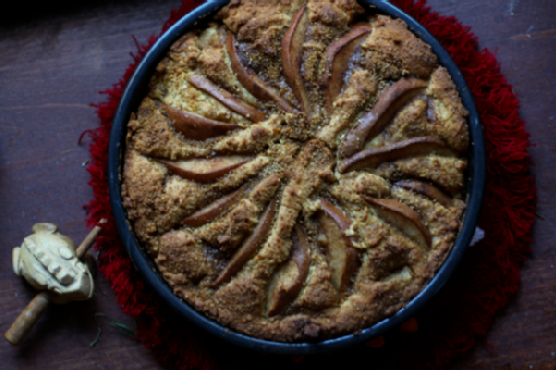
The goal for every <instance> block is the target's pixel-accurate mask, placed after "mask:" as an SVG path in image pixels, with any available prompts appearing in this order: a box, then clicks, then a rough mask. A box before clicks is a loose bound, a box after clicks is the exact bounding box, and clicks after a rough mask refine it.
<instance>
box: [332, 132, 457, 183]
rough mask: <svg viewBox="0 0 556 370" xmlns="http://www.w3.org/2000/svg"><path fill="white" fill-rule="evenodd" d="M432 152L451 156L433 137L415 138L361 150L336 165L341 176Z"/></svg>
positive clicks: (446, 148)
mask: <svg viewBox="0 0 556 370" xmlns="http://www.w3.org/2000/svg"><path fill="white" fill-rule="evenodd" d="M433 152H441V153H442V154H452V155H454V152H453V151H451V150H450V149H448V147H447V146H446V144H444V143H443V142H442V140H440V139H438V138H437V137H434V136H425V137H417V138H413V139H407V140H403V141H399V142H397V143H395V144H391V145H387V146H383V147H380V148H373V149H367V150H363V151H362V152H359V153H357V154H356V155H354V156H353V157H351V158H347V159H344V160H343V161H341V162H340V163H339V164H338V172H339V173H341V174H344V173H347V172H351V171H356V170H360V169H363V168H365V167H369V166H373V165H377V164H380V163H383V162H392V161H396V160H399V159H403V158H408V157H416V156H422V155H426V154H430V153H433Z"/></svg>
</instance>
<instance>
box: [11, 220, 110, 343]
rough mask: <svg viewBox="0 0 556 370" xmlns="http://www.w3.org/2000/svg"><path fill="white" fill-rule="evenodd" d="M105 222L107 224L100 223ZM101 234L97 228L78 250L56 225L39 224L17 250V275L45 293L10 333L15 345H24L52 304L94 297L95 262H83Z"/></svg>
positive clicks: (31, 304) (24, 312)
mask: <svg viewBox="0 0 556 370" xmlns="http://www.w3.org/2000/svg"><path fill="white" fill-rule="evenodd" d="M104 222H106V220H101V221H100V223H104ZM101 231H102V228H101V227H100V226H96V227H95V228H94V229H93V230H92V231H91V233H89V235H88V236H87V237H86V238H85V240H84V241H83V243H81V245H80V246H79V248H77V249H76V248H75V244H74V242H73V241H72V240H71V239H70V238H69V237H67V236H65V235H62V234H60V232H59V231H58V227H57V226H56V225H54V224H49V223H41V224H35V225H34V226H33V233H34V234H32V235H30V236H28V237H26V238H25V239H24V240H23V244H22V245H21V247H19V248H14V250H13V269H14V272H15V273H16V274H17V275H20V276H23V277H24V278H25V280H27V282H28V283H29V284H31V285H32V286H33V287H35V288H36V289H37V290H41V291H43V292H41V293H39V294H38V295H37V296H36V297H35V298H34V299H33V300H32V301H31V303H29V305H28V306H27V308H26V309H25V310H24V311H23V312H22V313H21V314H20V315H19V317H18V318H17V319H16V321H15V322H14V323H13V324H12V326H11V327H10V329H9V330H8V331H7V332H6V334H5V337H6V339H7V340H8V341H9V342H10V343H11V344H13V345H17V344H19V343H21V341H22V340H23V338H24V337H25V335H26V334H27V333H28V332H29V331H30V330H31V328H32V327H33V325H34V324H35V322H36V321H37V320H38V319H39V317H40V316H41V315H42V313H43V312H44V311H45V310H46V308H47V307H48V302H50V301H51V302H53V303H57V304H63V303H68V302H70V301H82V300H85V299H89V298H91V297H92V296H93V291H94V282H93V274H92V272H93V271H94V270H95V268H96V266H95V264H94V263H95V262H94V260H93V259H86V261H85V262H84V261H82V260H83V259H84V257H85V254H86V252H87V250H88V249H89V248H90V247H91V246H92V245H93V244H94V242H95V238H96V237H97V236H98V234H99V233H100V232H101Z"/></svg>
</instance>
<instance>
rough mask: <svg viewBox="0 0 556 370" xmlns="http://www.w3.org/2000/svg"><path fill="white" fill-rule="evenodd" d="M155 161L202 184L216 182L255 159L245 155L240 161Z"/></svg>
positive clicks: (179, 174)
mask: <svg viewBox="0 0 556 370" xmlns="http://www.w3.org/2000/svg"><path fill="white" fill-rule="evenodd" d="M153 160H154V161H155V162H158V163H161V164H163V165H165V166H166V167H167V168H168V170H169V171H170V172H172V173H173V174H174V175H178V176H180V177H182V178H184V179H187V180H193V181H196V182H199V183H201V184H210V183H213V182H216V181H217V180H218V179H219V178H220V177H222V176H225V175H227V174H229V173H230V172H232V171H233V170H234V169H236V168H238V167H239V166H242V165H244V164H245V163H247V162H250V161H252V160H253V158H251V157H248V158H245V157H243V158H242V159H241V160H239V161H237V160H236V161H230V160H223V159H217V160H195V161H188V162H167V161H163V160H159V159H153Z"/></svg>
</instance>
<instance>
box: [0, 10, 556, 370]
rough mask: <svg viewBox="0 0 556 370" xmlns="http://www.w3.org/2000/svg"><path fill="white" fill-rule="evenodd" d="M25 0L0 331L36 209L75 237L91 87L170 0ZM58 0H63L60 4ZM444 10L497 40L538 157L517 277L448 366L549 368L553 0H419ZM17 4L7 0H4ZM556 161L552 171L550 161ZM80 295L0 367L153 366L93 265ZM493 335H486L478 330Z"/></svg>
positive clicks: (16, 67) (5, 93) (1, 173)
mask: <svg viewBox="0 0 556 370" xmlns="http://www.w3.org/2000/svg"><path fill="white" fill-rule="evenodd" d="M42 3H48V5H44V4H41V2H39V1H31V2H22V3H17V4H15V6H16V9H15V10H9V11H8V10H7V8H4V9H3V11H2V13H0V133H1V134H0V210H1V211H0V235H1V238H0V331H1V332H2V333H4V332H5V331H6V330H7V329H8V328H9V326H10V324H11V322H12V321H13V319H14V318H15V317H16V316H17V315H18V314H19V313H20V311H21V310H22V309H23V308H24V307H25V306H26V305H27V303H28V302H29V301H30V300H31V299H32V297H33V296H34V295H35V292H34V291H33V290H32V289H31V288H30V287H29V286H28V285H26V284H24V282H23V280H22V279H21V278H19V277H17V276H15V275H14V273H13V272H12V267H11V266H12V265H11V263H12V262H11V253H12V248H14V247H16V246H19V245H20V244H21V242H22V239H23V237H24V236H26V235H28V234H30V232H31V228H32V226H33V224H34V223H36V222H55V223H57V224H58V225H59V227H60V229H61V230H62V231H63V232H64V233H65V234H67V235H70V236H71V237H72V238H74V239H75V240H76V241H77V242H80V241H81V240H82V239H83V238H84V237H85V235H86V234H87V229H86V227H85V222H84V219H85V211H84V210H83V208H82V205H84V204H86V203H88V202H89V200H90V199H91V198H92V191H91V188H90V187H89V186H88V185H87V182H88V180H89V176H88V173H87V172H86V170H85V168H84V164H85V163H86V162H87V161H88V160H90V155H89V152H88V144H87V143H85V144H84V145H78V138H79V136H80V134H81V133H82V132H83V131H84V130H87V129H92V128H95V127H97V124H98V120H97V118H96V115H95V111H94V108H92V107H91V106H90V105H89V103H96V102H100V101H102V100H103V99H104V96H102V95H99V94H98V91H100V90H103V89H106V88H108V87H110V86H111V85H112V84H113V83H114V82H116V81H117V80H118V79H119V78H120V77H121V76H122V75H123V72H124V70H125V68H126V67H127V65H128V64H129V63H130V62H131V57H130V55H129V53H130V52H133V51H135V50H136V49H135V43H134V40H133V38H132V37H131V36H132V35H135V37H136V38H137V40H138V41H139V42H140V43H144V42H145V41H146V40H147V38H148V37H149V36H150V35H152V34H156V33H158V32H159V30H160V28H161V26H162V24H163V23H164V21H165V20H166V19H167V17H168V16H169V13H170V10H171V9H173V8H176V7H178V6H179V5H180V1H178V0H171V1H170V0H141V1H131V0H122V1H118V2H110V1H105V0H103V1H84V2H83V1H82V2H73V5H66V4H65V3H63V2H59V1H52V2H42ZM62 4H64V5H62ZM429 5H430V6H432V8H433V9H434V10H436V11H438V12H439V13H441V14H448V15H456V16H457V17H458V18H459V19H460V20H461V21H462V22H463V23H464V24H465V25H468V26H471V27H472V29H473V31H474V32H475V34H476V35H477V36H478V37H479V40H480V46H481V48H485V47H486V48H489V49H490V50H493V51H494V50H497V54H496V55H497V58H498V60H499V61H500V62H501V68H502V71H503V73H505V74H506V76H507V78H508V80H509V82H510V83H511V84H512V85H513V87H514V90H515V92H516V93H517V95H518V97H519V98H520V99H521V102H522V106H521V116H522V118H523V119H524V120H526V121H527V125H526V128H527V130H528V131H529V132H530V133H531V141H532V142H533V143H535V144H536V146H534V147H531V148H530V150H529V152H530V154H531V155H532V157H533V160H534V162H535V163H536V167H534V168H533V169H532V171H533V174H534V176H535V178H536V182H537V187H538V198H539V203H538V204H539V210H538V211H539V214H540V215H542V216H543V217H544V219H540V218H539V219H537V222H536V225H535V227H534V232H533V239H534V244H533V245H532V250H533V252H532V253H531V255H530V256H529V259H528V261H526V262H525V263H524V264H523V266H522V283H521V286H520V288H519V291H518V293H517V294H516V296H515V297H514V298H513V299H511V301H510V303H509V305H508V307H507V308H506V309H505V310H503V311H502V312H500V313H499V314H498V316H497V318H496V320H495V321H494V323H493V325H492V327H491V329H490V331H489V332H488V334H487V337H486V340H483V341H480V343H479V344H478V345H477V346H476V348H475V349H473V350H472V351H470V352H469V353H468V354H466V355H465V356H463V357H461V358H458V359H456V360H454V362H453V363H452V364H451V365H450V367H449V368H450V369H500V370H501V369H507V370H509V369H512V370H513V369H552V370H553V369H556V269H555V268H554V265H556V213H555V212H554V208H555V206H556V197H554V196H553V194H554V193H553V192H554V188H555V187H556V166H555V165H554V160H555V158H556V156H555V153H556V145H555V144H554V140H555V139H556V133H555V131H554V127H555V125H556V88H555V86H556V20H555V19H556V2H555V1H553V0H528V1H524V0H521V1H520V0H490V1H483V0H467V1H460V0H430V1H429ZM12 6H14V5H12ZM553 171H554V172H553ZM97 284H98V287H99V289H98V292H97V294H96V296H95V297H94V298H93V299H92V300H90V301H86V302H81V303H72V304H68V305H65V306H55V307H51V309H49V310H48V312H47V313H46V314H45V316H43V318H42V319H41V320H40V322H39V323H38V325H37V326H36V327H35V329H34V330H33V331H32V332H31V333H30V335H29V336H28V337H27V339H26V341H25V343H24V344H23V345H21V346H20V347H17V348H16V347H12V346H11V345H9V344H8V343H7V342H6V341H4V340H3V339H2V340H0V368H2V369H35V368H41V369H91V368H98V369H120V368H125V369H145V368H160V366H159V365H158V363H157V362H156V360H155V359H154V357H153V356H152V355H151V353H150V352H149V351H148V350H147V349H145V348H144V347H143V345H142V344H141V343H140V342H137V341H135V340H134V339H131V338H129V337H126V336H124V335H122V334H120V333H119V332H118V331H117V330H115V329H113V328H111V327H110V326H109V325H108V322H107V320H105V319H101V321H100V325H101V328H102V336H101V338H100V340H99V342H98V344H97V346H96V347H94V348H90V347H89V344H90V343H91V342H92V341H93V339H94V338H95V336H96V334H97V325H96V323H95V320H94V314H95V313H97V312H102V313H104V314H106V315H108V316H109V318H110V319H111V320H120V321H122V322H124V323H127V324H129V325H133V322H132V321H131V319H129V318H128V317H127V316H126V315H124V314H122V313H121V312H120V310H119V307H118V304H117V302H116V299H115V296H114V294H113V293H112V291H111V289H110V286H109V284H108V282H107V281H106V280H105V279H104V278H103V277H98V278H97ZM487 342H488V343H489V344H490V345H492V348H488V346H487V345H486V343H487Z"/></svg>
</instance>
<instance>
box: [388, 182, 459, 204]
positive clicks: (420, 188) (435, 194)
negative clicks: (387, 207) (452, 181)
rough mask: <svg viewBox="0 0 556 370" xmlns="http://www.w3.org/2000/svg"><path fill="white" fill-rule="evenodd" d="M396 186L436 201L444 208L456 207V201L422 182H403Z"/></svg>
mask: <svg viewBox="0 0 556 370" xmlns="http://www.w3.org/2000/svg"><path fill="white" fill-rule="evenodd" d="M394 186H399V187H401V188H404V189H409V190H413V191H415V192H416V193H419V194H422V195H424V196H426V197H428V198H431V199H433V200H436V201H437V202H438V203H440V204H441V205H442V206H443V207H444V208H450V207H452V206H453V205H454V201H453V199H452V198H450V197H449V196H447V195H446V194H444V193H443V192H442V191H441V190H440V189H438V188H437V187H436V186H432V185H429V184H427V183H425V182H422V181H417V180H402V181H398V182H397V183H395V184H394Z"/></svg>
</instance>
